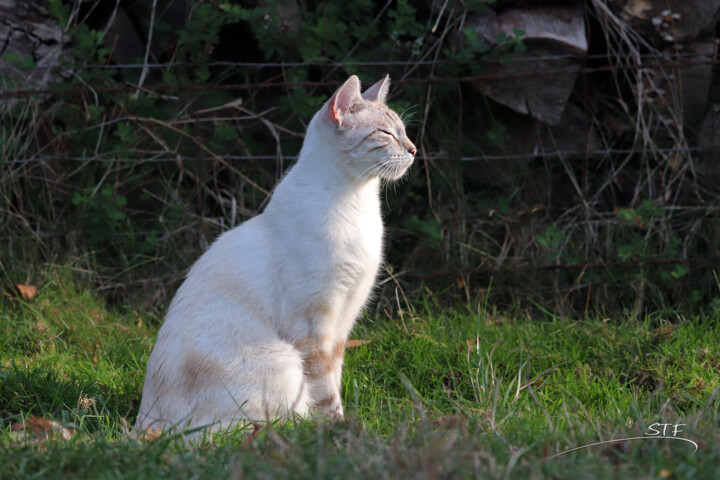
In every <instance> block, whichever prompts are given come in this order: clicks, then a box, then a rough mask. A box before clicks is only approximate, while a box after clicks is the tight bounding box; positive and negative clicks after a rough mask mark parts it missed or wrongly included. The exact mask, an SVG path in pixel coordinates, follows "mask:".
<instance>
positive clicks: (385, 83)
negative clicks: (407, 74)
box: [362, 75, 390, 103]
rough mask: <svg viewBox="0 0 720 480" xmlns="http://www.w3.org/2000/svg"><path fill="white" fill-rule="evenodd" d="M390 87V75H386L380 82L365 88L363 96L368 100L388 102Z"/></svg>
mask: <svg viewBox="0 0 720 480" xmlns="http://www.w3.org/2000/svg"><path fill="white" fill-rule="evenodd" d="M389 89H390V75H385V76H384V77H383V78H382V79H380V81H379V82H377V83H376V84H375V85H373V86H372V87H370V88H368V89H367V90H365V91H364V92H363V94H362V98H363V99H364V100H367V101H368V102H381V103H386V102H387V95H388V90H389Z"/></svg>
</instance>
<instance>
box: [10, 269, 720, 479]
mask: <svg viewBox="0 0 720 480" xmlns="http://www.w3.org/2000/svg"><path fill="white" fill-rule="evenodd" d="M406 310H408V309H407V308H406ZM410 310H411V311H410V312H409V313H408V312H407V311H406V312H405V313H404V314H403V315H402V316H401V317H399V318H395V319H389V318H380V319H371V318H365V319H363V320H361V321H360V322H359V325H358V327H357V328H356V330H355V331H354V333H353V337H354V338H356V339H364V340H371V343H368V344H365V345H362V346H358V347H353V348H350V349H349V350H348V353H347V358H346V362H347V365H346V369H345V373H344V376H343V383H344V390H343V392H344V405H345V411H346V416H347V421H346V422H343V423H339V424H328V423H324V422H310V421H295V422H288V423H286V424H275V425H271V426H269V427H265V428H261V429H259V430H257V431H252V430H236V431H232V432H226V433H223V434H216V435H214V436H212V437H207V438H204V439H202V440H198V441H196V442H187V441H185V440H184V439H183V438H182V437H180V436H170V435H165V436H161V437H160V438H157V439H154V440H150V439H138V438H137V435H135V434H134V433H133V432H132V429H131V426H132V424H133V422H134V416H135V415H136V413H137V406H138V404H139V398H140V394H141V390H142V382H143V375H144V366H145V363H146V361H147V358H148V356H149V354H150V351H151V348H152V344H153V340H154V335H155V333H156V331H157V328H158V327H159V324H160V321H161V319H160V318H158V317H156V316H154V315H152V314H149V313H146V312H139V311H137V310H133V309H132V308H130V307H127V308H124V309H117V308H108V307H107V306H106V305H105V304H104V303H103V301H101V300H100V296H99V295H97V294H95V293H94V292H92V291H90V290H88V289H87V288H83V287H81V286H79V285H78V284H77V283H75V282H73V281H72V276H71V275H70V274H69V273H68V272H67V271H63V270H62V269H55V270H53V271H52V272H51V273H48V274H47V278H46V280H45V282H44V283H43V284H42V285H41V288H40V289H39V291H38V294H37V296H36V297H35V298H34V299H33V300H31V301H29V302H26V301H19V300H10V299H4V300H0V427H2V431H3V432H0V479H4V478H42V479H46V478H119V477H123V478H133V479H141V478H163V477H165V478H241V477H242V478H338V477H341V476H342V477H344V478H573V477H576V478H586V477H587V476H588V475H590V476H591V477H593V478H666V477H667V476H668V475H671V476H672V477H671V478H717V477H716V476H717V465H718V464H720V413H719V411H718V407H719V406H720V398H719V397H720V394H719V393H718V392H717V390H718V386H719V385H720V312H711V313H708V314H705V315H701V316H700V315H696V316H685V315H680V314H678V313H677V312H674V313H673V312H666V313H663V314H662V315H660V314H658V315H655V316H652V317H649V318H646V319H644V320H631V319H629V318H625V317H621V316H619V317H617V318H610V319H593V320H572V319H552V318H545V319H539V318H538V319H534V318H528V317H527V315H522V316H517V317H514V318H509V317H504V316H501V315H498V314H494V315H486V314H485V311H484V309H483V307H482V306H481V307H480V308H479V309H478V311H476V312H470V311H468V310H467V308H461V307H459V308H448V307H443V306H441V305H440V303H439V302H438V301H435V300H428V301H427V302H426V303H419V304H416V305H415V306H414V308H412V309H410ZM137 312H139V313H137ZM714 392H715V395H713V393H714ZM27 416H37V417H43V418H47V419H54V420H56V421H58V422H60V423H62V424H64V425H66V426H68V427H72V428H73V429H74V430H75V432H76V433H75V434H74V435H73V437H72V438H71V439H70V440H62V439H50V440H46V441H36V440H35V441H33V440H29V439H18V438H17V436H15V435H14V434H12V433H11V432H10V430H11V425H12V424H13V423H15V422H17V421H20V420H21V419H22V418H24V417H27ZM653 423H672V424H676V423H683V424H686V425H685V426H684V427H682V428H683V432H682V433H681V434H679V436H682V437H683V438H688V439H691V440H693V441H695V442H697V444H698V445H699V449H698V451H697V453H694V454H693V453H692V450H693V448H692V446H691V445H690V444H688V443H686V442H682V441H673V440H667V439H653V440H642V441H626V442H622V443H610V444H606V445H601V446H596V447H590V448H586V449H582V450H579V451H575V452H572V453H568V454H565V455H562V456H560V457H557V458H555V459H553V460H551V461H548V462H545V461H544V460H545V459H546V458H547V457H549V456H551V455H553V454H555V453H559V452H562V451H564V450H568V449H571V448H575V447H580V446H583V445H588V444H591V443H595V442H599V441H605V440H612V439H622V438H629V437H641V436H644V434H645V433H649V430H648V428H649V426H650V425H651V424H653Z"/></svg>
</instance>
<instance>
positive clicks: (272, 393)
mask: <svg viewBox="0 0 720 480" xmlns="http://www.w3.org/2000/svg"><path fill="white" fill-rule="evenodd" d="M389 86H390V78H389V76H385V77H384V78H383V79H381V80H380V81H378V82H377V83H376V84H374V85H373V86H371V87H370V88H368V89H367V90H366V91H365V92H364V93H362V94H361V93H360V81H359V80H358V77H356V76H355V75H353V76H351V77H349V78H348V79H347V81H345V83H344V84H343V85H342V86H341V87H340V88H339V89H338V90H337V91H336V92H335V93H334V94H333V95H332V97H331V98H330V100H328V101H327V102H326V103H325V104H324V105H323V107H322V108H321V109H320V110H319V111H318V112H317V113H316V114H315V115H314V117H313V119H312V121H311V122H310V124H309V125H308V129H307V134H306V137H305V141H304V143H303V146H302V149H301V151H300V155H299V157H298V160H297V162H296V163H295V165H294V166H293V167H292V168H291V169H290V170H289V171H288V173H287V174H286V175H285V176H284V178H283V179H282V181H281V182H280V183H279V184H278V185H277V186H276V187H275V190H274V192H273V194H272V197H271V199H270V202H269V203H268V205H267V207H266V209H265V211H264V212H263V213H261V214H260V215H258V216H256V217H254V218H252V219H250V220H248V221H246V222H245V223H243V224H242V225H240V226H239V227H236V228H234V229H232V230H230V231H228V232H226V233H224V234H223V235H221V236H220V237H219V238H218V239H217V240H216V241H215V242H214V243H213V244H212V245H211V247H210V248H209V249H208V250H207V251H206V252H205V253H204V254H203V255H202V256H201V257H200V259H199V260H198V261H197V262H196V263H195V265H194V266H193V267H192V268H191V269H190V271H189V273H188V275H187V278H186V279H185V281H184V282H183V284H182V285H181V286H180V288H179V290H178V291H177V294H176V295H175V298H174V299H173V301H172V302H171V304H170V308H169V310H168V313H167V316H166V317H165V321H164V323H163V325H162V327H161V328H160V331H159V333H158V339H157V343H156V344H155V347H154V349H153V352H152V354H151V355H150V359H149V361H148V366H147V375H146V378H145V385H144V388H143V395H142V401H141V404H140V411H139V414H138V417H137V424H136V426H137V428H139V429H140V430H145V431H149V430H151V429H152V430H155V431H157V430H158V429H168V428H198V429H201V428H205V427H208V428H210V429H211V430H217V429H220V428H226V427H230V426H234V425H240V424H246V423H250V422H252V421H263V420H268V419H273V418H289V417H292V416H294V415H299V416H300V417H315V416H329V417H331V418H343V407H342V404H341V401H340V378H341V370H342V366H343V357H344V351H345V343H346V340H347V338H348V336H349V334H350V331H351V329H352V328H353V325H354V323H355V320H356V318H357V317H358V316H359V314H360V313H361V311H362V309H363V307H364V305H365V304H366V302H367V300H368V297H369V296H370V293H371V290H372V288H373V284H374V282H375V277H376V275H377V272H378V269H379V266H380V263H381V259H382V243H383V224H382V219H381V215H380V182H381V180H389V181H393V180H397V179H399V178H401V177H402V176H403V175H404V174H405V173H406V172H407V170H408V169H409V167H410V166H411V164H412V163H413V161H414V158H415V154H416V148H415V145H413V143H412V142H411V141H410V140H409V139H408V137H407V135H406V133H405V126H404V124H403V121H402V120H401V118H400V117H399V116H398V115H397V114H396V113H395V112H394V111H393V110H391V109H390V108H389V107H388V106H387V105H386V99H387V94H388V88H389Z"/></svg>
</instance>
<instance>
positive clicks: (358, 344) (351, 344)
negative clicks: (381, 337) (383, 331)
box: [345, 340, 373, 348]
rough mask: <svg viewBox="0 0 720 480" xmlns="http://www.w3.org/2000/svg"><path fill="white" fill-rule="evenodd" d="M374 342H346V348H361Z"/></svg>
mask: <svg viewBox="0 0 720 480" xmlns="http://www.w3.org/2000/svg"><path fill="white" fill-rule="evenodd" d="M372 342H373V341H372V340H348V341H347V342H345V348H353V347H359V346H361V345H366V344H368V343H372Z"/></svg>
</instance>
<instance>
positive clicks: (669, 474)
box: [658, 468, 672, 478]
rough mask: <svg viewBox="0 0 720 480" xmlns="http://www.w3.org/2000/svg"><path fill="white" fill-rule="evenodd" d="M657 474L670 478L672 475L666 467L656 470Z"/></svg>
mask: <svg viewBox="0 0 720 480" xmlns="http://www.w3.org/2000/svg"><path fill="white" fill-rule="evenodd" d="M658 476H659V477H660V478H670V477H672V472H671V471H670V470H668V469H667V468H663V469H661V470H660V471H659V472H658Z"/></svg>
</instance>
